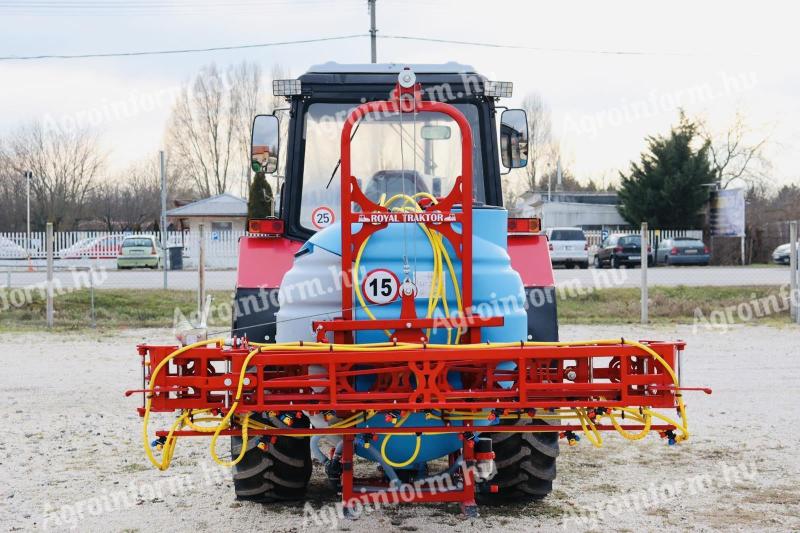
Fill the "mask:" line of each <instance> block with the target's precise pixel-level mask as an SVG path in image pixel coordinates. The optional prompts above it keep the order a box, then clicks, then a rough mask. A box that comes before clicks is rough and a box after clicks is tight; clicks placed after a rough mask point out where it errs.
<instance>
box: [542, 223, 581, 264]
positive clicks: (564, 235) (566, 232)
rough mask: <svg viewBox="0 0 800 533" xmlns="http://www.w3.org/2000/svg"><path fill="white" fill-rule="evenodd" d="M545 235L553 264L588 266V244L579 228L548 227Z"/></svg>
mask: <svg viewBox="0 0 800 533" xmlns="http://www.w3.org/2000/svg"><path fill="white" fill-rule="evenodd" d="M546 235H547V241H548V242H549V243H550V261H551V262H552V263H553V265H564V266H565V267H566V268H573V267H574V266H575V265H578V266H579V267H581V268H589V244H588V242H587V241H586V235H584V234H583V230H582V229H581V228H550V229H548V230H547V231H546Z"/></svg>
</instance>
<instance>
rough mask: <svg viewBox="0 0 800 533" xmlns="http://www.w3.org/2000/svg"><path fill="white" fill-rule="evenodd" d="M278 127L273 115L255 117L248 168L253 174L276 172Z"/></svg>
mask: <svg viewBox="0 0 800 533" xmlns="http://www.w3.org/2000/svg"><path fill="white" fill-rule="evenodd" d="M279 146H280V127H279V124H278V117H276V116H275V115H257V116H256V118H255V119H253V133H252V136H251V137H250V166H251V167H252V169H253V172H264V173H265V174H272V173H274V172H275V171H277V170H278V149H279Z"/></svg>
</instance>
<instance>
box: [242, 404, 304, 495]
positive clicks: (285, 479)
mask: <svg viewBox="0 0 800 533" xmlns="http://www.w3.org/2000/svg"><path fill="white" fill-rule="evenodd" d="M251 418H253V419H254V420H259V421H262V422H267V423H270V424H271V425H273V424H274V421H272V422H270V421H269V420H267V419H263V418H261V417H259V416H257V415H253V416H252V417H251ZM296 425H297V426H298V427H308V420H307V419H303V420H299V421H298V423H297V424H296ZM254 442H255V441H252V442H250V443H249V444H248V447H250V449H249V450H247V451H246V452H245V454H244V457H243V458H242V460H241V461H240V462H239V464H237V465H236V466H234V467H233V487H234V491H235V493H236V497H237V498H238V499H240V500H250V501H258V502H263V503H270V502H285V501H298V500H302V499H303V498H304V497H305V494H306V488H307V486H308V482H309V480H310V479H311V469H312V465H311V449H310V447H309V438H308V437H301V438H296V437H278V438H277V441H276V442H275V443H273V444H270V445H269V447H268V448H267V449H266V450H262V449H260V448H258V447H256V446H255V444H254ZM241 448H242V439H241V438H239V437H231V454H232V455H233V456H234V457H235V456H237V455H238V454H239V452H240V450H241Z"/></svg>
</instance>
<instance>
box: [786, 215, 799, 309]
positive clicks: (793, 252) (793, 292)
mask: <svg viewBox="0 0 800 533" xmlns="http://www.w3.org/2000/svg"><path fill="white" fill-rule="evenodd" d="M799 299H800V296H799V295H798V294H797V221H796V220H792V221H791V222H789V309H790V313H789V314H790V316H791V317H792V318H793V319H794V321H795V322H796V323H798V324H800V309H798V308H797V305H798V303H800V302H798V300H799Z"/></svg>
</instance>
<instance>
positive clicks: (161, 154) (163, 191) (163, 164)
mask: <svg viewBox="0 0 800 533" xmlns="http://www.w3.org/2000/svg"><path fill="white" fill-rule="evenodd" d="M158 157H159V167H160V169H161V253H162V255H163V257H162V265H163V266H164V290H167V167H166V160H165V158H164V150H161V151H160V152H159V153H158Z"/></svg>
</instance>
